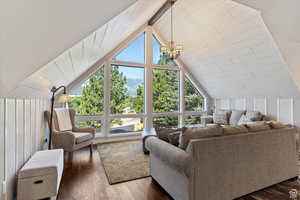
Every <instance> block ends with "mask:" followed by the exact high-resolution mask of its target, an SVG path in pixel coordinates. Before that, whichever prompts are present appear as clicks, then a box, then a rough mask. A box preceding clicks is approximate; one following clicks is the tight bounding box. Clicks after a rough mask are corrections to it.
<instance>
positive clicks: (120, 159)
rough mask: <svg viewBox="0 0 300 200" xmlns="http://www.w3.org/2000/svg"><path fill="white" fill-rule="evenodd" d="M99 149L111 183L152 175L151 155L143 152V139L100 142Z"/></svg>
mask: <svg viewBox="0 0 300 200" xmlns="http://www.w3.org/2000/svg"><path fill="white" fill-rule="evenodd" d="M98 151H99V154H100V158H101V163H102V165H103V168H104V170H105V173H106V176H107V179H108V182H109V183H110V184H116V183H121V182H125V181H131V180H135V179H139V178H144V177H148V176H149V175H150V173H149V156H148V155H145V154H144V153H143V149H142V141H141V140H138V141H128V142H120V143H109V144H100V145H98Z"/></svg>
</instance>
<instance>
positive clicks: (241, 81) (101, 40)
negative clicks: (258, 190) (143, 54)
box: [10, 0, 300, 98]
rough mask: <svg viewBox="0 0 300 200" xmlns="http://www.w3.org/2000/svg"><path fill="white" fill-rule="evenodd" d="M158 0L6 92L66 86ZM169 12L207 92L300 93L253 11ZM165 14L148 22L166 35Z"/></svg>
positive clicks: (193, 4)
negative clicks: (152, 22) (172, 15)
mask: <svg viewBox="0 0 300 200" xmlns="http://www.w3.org/2000/svg"><path fill="white" fill-rule="evenodd" d="M240 1H243V0H240ZM245 1H246V0H245ZM164 2H165V0H151V1H149V0H138V1H137V2H136V3H135V4H133V5H132V6H130V7H129V8H128V9H126V10H125V11H124V12H122V13H121V14H119V15H118V16H116V17H115V18H113V19H112V20H110V21H109V22H108V23H106V24H105V25H103V26H101V27H100V28H99V29H98V30H97V31H95V32H94V33H92V34H91V35H89V36H88V37H87V38H85V39H84V40H82V41H80V42H79V43H77V44H76V45H75V46H73V47H72V48H70V49H68V50H66V51H65V52H64V53H63V54H61V55H60V56H59V57H57V58H56V59H54V60H53V61H52V62H50V63H49V64H47V65H45V66H44V67H42V68H41V69H40V70H38V71H37V72H35V73H33V74H32V75H31V76H30V77H29V78H27V79H26V80H24V81H23V82H21V83H20V84H19V86H18V87H17V88H16V89H15V90H13V91H12V92H11V93H10V96H20V95H21V96H28V95H30V94H33V95H38V94H39V95H49V90H50V88H51V87H52V86H53V85H68V84H69V83H71V82H72V81H74V80H75V79H77V78H78V77H79V76H80V75H81V74H83V73H84V72H85V71H86V70H88V69H89V67H91V66H92V65H93V64H94V63H95V62H96V61H97V60H99V59H101V58H102V57H103V56H105V55H106V54H107V53H108V52H110V51H111V50H112V49H113V48H115V47H116V46H117V45H118V44H120V43H121V42H122V41H123V40H125V39H126V38H127V37H128V36H129V35H130V34H131V33H133V32H134V31H135V30H137V29H138V28H139V27H140V26H142V25H143V24H144V23H146V22H147V20H148V19H149V18H150V17H151V16H152V15H153V14H154V13H155V12H156V10H158V9H159V7H160V6H161V5H162V4H163V3H164ZM174 14H175V20H174V21H175V41H176V42H178V43H181V44H183V45H184V48H185V49H184V53H183V54H182V56H181V59H182V60H183V62H184V63H185V64H186V66H187V67H188V68H189V71H191V72H192V73H193V75H194V77H195V78H196V79H197V80H198V81H199V83H200V84H201V85H202V86H203V88H204V89H205V90H206V91H207V92H208V93H209V94H210V96H212V97H214V98H231V97H248V96H252V97H265V96H267V97H273V96H274V97H296V96H297V97H299V96H300V95H299V92H298V90H297V88H296V86H295V83H294V82H293V79H292V78H291V73H290V71H289V66H288V65H287V63H286V62H285V60H284V59H283V58H282V56H281V52H280V51H279V49H278V47H277V45H276V43H275V41H274V39H273V37H272V35H271V34H270V32H269V30H268V28H267V26H266V25H265V23H264V21H263V18H262V16H261V13H260V12H259V11H257V10H255V9H252V8H250V7H247V6H244V5H242V4H239V3H236V2H233V1H231V0H178V1H177V3H176V4H175V8H174ZM169 16H170V15H169V12H167V13H166V14H165V15H164V16H163V17H162V18H161V19H160V20H159V21H158V22H157V23H156V24H155V25H154V27H155V29H156V30H157V31H158V32H160V34H161V35H162V36H163V37H164V38H166V39H170V38H169V35H170V33H169V31H170V30H169V27H170V26H169V23H170V21H169V20H170V19H169Z"/></svg>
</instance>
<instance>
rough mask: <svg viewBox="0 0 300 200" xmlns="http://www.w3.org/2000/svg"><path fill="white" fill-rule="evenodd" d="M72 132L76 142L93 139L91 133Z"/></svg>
mask: <svg viewBox="0 0 300 200" xmlns="http://www.w3.org/2000/svg"><path fill="white" fill-rule="evenodd" d="M72 134H73V135H74V136H75V142H76V144H79V143H82V142H85V141H88V140H90V139H93V135H92V134H91V133H80V132H72Z"/></svg>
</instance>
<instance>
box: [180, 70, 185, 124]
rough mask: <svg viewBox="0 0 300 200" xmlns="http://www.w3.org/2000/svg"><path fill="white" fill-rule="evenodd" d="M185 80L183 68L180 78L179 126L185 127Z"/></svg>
mask: <svg viewBox="0 0 300 200" xmlns="http://www.w3.org/2000/svg"><path fill="white" fill-rule="evenodd" d="M184 81H185V74H184V72H183V71H182V70H180V79H179V89H180V92H179V104H180V113H181V115H180V116H179V127H184V125H185V124H184V117H185V116H184V111H185V99H184V96H185V87H184Z"/></svg>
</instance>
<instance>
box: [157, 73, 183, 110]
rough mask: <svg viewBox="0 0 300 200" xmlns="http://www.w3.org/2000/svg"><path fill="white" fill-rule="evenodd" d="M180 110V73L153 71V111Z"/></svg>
mask: <svg viewBox="0 0 300 200" xmlns="http://www.w3.org/2000/svg"><path fill="white" fill-rule="evenodd" d="M178 110H179V71H176V70H165V69H154V70H153V111H154V112H174V111H178Z"/></svg>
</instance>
